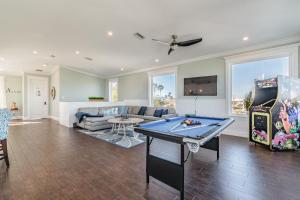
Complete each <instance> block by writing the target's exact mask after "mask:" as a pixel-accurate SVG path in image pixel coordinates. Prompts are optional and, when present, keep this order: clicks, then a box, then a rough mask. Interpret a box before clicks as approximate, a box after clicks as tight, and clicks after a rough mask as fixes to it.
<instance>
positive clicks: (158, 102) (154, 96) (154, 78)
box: [149, 71, 176, 107]
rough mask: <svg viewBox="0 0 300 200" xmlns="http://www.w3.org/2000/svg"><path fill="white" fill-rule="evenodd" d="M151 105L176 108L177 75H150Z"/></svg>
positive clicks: (172, 73)
mask: <svg viewBox="0 0 300 200" xmlns="http://www.w3.org/2000/svg"><path fill="white" fill-rule="evenodd" d="M149 78H150V93H151V94H150V104H151V105H152V106H156V107H175V98H176V73H175V72H174V71H173V72H169V73H162V74H152V75H150V77H149Z"/></svg>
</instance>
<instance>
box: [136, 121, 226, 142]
mask: <svg viewBox="0 0 300 200" xmlns="http://www.w3.org/2000/svg"><path fill="white" fill-rule="evenodd" d="M187 119H188V120H193V121H200V122H201V125H200V126H199V125H195V126H194V127H196V126H198V128H192V129H189V128H190V127H193V126H187V127H186V128H184V127H183V125H180V126H179V127H177V128H176V129H174V130H172V131H170V129H172V127H174V126H176V125H177V124H179V123H181V122H182V121H184V120H187ZM226 120H227V119H226V118H212V117H198V116H195V117H184V116H182V117H174V118H170V119H168V120H159V121H154V122H149V123H145V124H141V125H140V126H139V127H140V128H142V129H146V130H148V131H153V132H157V133H161V134H164V133H165V134H168V135H170V134H171V135H172V134H173V135H174V136H182V137H190V138H199V137H201V136H204V135H206V134H207V133H208V132H210V131H212V130H213V129H216V128H218V127H220V128H221V126H222V124H223V122H225V121H226ZM216 123H217V124H219V126H216V125H215V126H203V127H201V126H202V125H210V124H216ZM184 129H186V130H184Z"/></svg>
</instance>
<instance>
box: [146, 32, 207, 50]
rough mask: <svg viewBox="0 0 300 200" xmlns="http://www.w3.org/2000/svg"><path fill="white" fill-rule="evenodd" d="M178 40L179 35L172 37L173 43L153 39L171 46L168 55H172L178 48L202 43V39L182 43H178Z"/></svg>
mask: <svg viewBox="0 0 300 200" xmlns="http://www.w3.org/2000/svg"><path fill="white" fill-rule="evenodd" d="M176 39H177V35H172V36H171V42H164V41H161V40H157V39H152V40H153V41H155V42H159V43H161V44H166V45H169V46H170V49H169V51H168V55H170V54H171V53H172V52H173V51H174V50H175V49H176V48H177V47H188V46H191V45H194V44H197V43H199V42H201V41H202V38H197V39H193V40H186V41H182V42H177V41H176Z"/></svg>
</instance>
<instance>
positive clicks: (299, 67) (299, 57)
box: [298, 46, 300, 78]
mask: <svg viewBox="0 0 300 200" xmlns="http://www.w3.org/2000/svg"><path fill="white" fill-rule="evenodd" d="M298 77H299V78H300V46H299V47H298Z"/></svg>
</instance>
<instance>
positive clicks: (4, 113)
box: [0, 109, 11, 167]
mask: <svg viewBox="0 0 300 200" xmlns="http://www.w3.org/2000/svg"><path fill="white" fill-rule="evenodd" d="M10 118H11V113H10V111H9V110H8V109H0V152H2V153H0V160H3V159H4V160H5V163H6V166H7V167H9V159H8V153H7V133H8V122H9V120H10Z"/></svg>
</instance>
